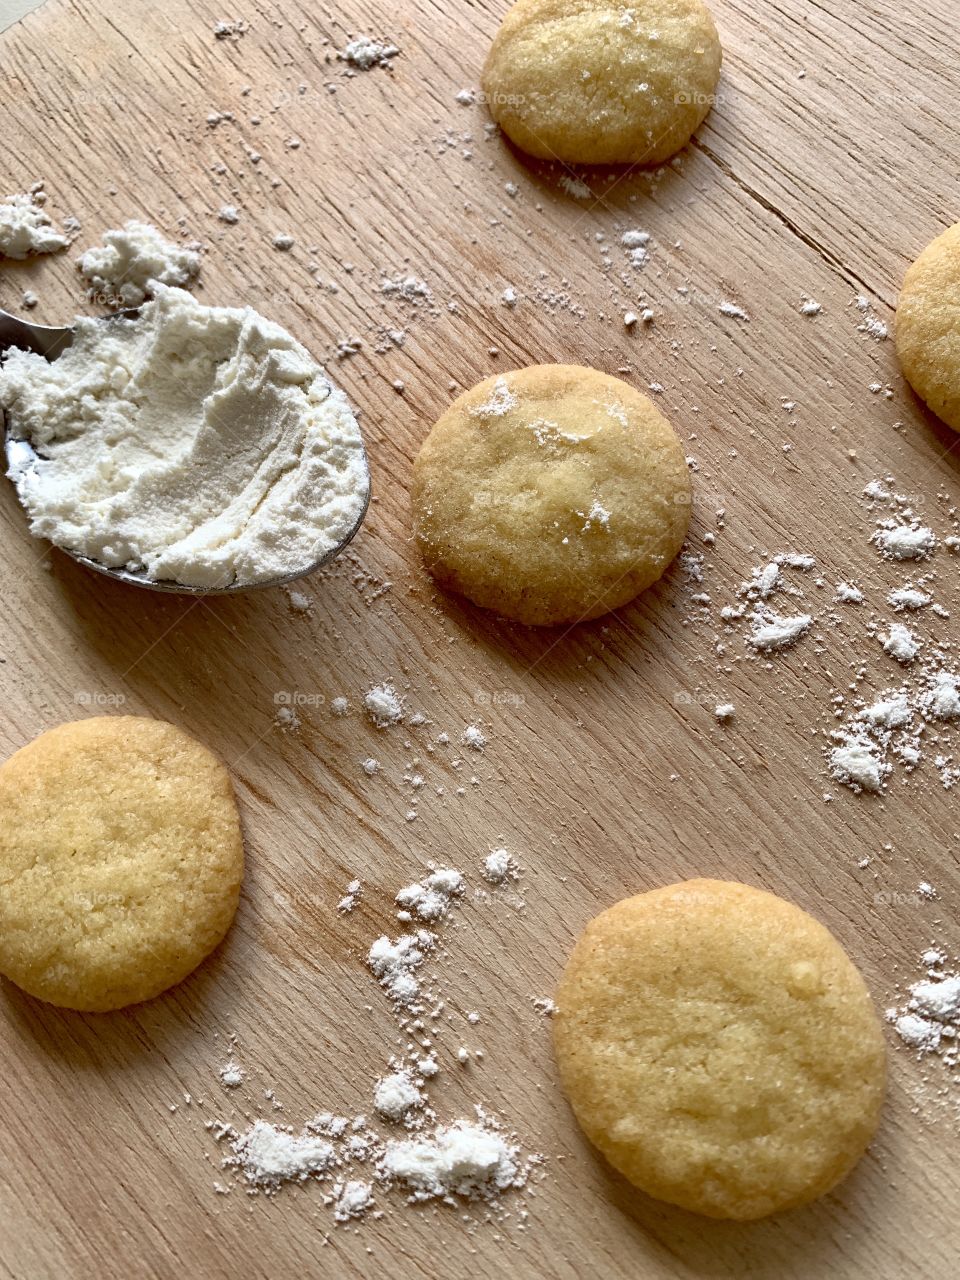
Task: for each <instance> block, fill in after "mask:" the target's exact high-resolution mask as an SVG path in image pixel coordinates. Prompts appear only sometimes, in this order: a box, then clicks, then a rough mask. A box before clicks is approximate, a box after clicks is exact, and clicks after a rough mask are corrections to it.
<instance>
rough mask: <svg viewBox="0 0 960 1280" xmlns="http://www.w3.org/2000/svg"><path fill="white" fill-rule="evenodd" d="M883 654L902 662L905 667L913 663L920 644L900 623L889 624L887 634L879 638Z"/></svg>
mask: <svg viewBox="0 0 960 1280" xmlns="http://www.w3.org/2000/svg"><path fill="white" fill-rule="evenodd" d="M881 639H882V641H883V649H884V652H885V653H889V654H890V656H891V657H892V658H896V660H897V661H898V662H902V663H903V664H904V665H905V666H906V665H909V664H910V663H911V662H913V660H914V658H916V656H917V654H918V653H919V652H920V642H919V641H918V640H917V638H916V636H915V635H914V634H913V632H912V631H911V630H910V628H909V627H905V626H904V625H903V623H902V622H894V623H891V626H890V630H889V632H888V633H887V634H886V635H885V636H882V637H881Z"/></svg>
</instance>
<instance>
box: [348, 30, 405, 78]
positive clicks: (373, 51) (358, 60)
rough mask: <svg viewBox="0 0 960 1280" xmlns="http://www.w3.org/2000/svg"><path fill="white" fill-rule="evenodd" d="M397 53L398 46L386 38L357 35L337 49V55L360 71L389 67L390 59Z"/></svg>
mask: <svg viewBox="0 0 960 1280" xmlns="http://www.w3.org/2000/svg"><path fill="white" fill-rule="evenodd" d="M399 53H400V49H399V48H398V46H397V45H395V44H390V43H389V42H388V41H386V40H375V39H373V37H371V36H357V37H355V39H353V40H351V41H350V43H349V44H347V45H345V46H344V47H343V48H342V49H341V50H340V51H339V53H338V54H337V57H338V58H340V59H341V61H343V62H347V63H349V64H350V66H351V67H357V68H358V69H359V70H360V71H369V70H370V69H371V67H389V66H390V59H391V58H396V57H397V56H398V55H399Z"/></svg>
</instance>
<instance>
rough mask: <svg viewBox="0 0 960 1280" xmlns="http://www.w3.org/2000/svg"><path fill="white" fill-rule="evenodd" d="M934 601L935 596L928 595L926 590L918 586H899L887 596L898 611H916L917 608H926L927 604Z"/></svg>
mask: <svg viewBox="0 0 960 1280" xmlns="http://www.w3.org/2000/svg"><path fill="white" fill-rule="evenodd" d="M932 603H933V597H932V596H929V595H927V593H926V592H925V591H918V590H917V589H916V587H898V588H897V589H896V590H894V591H891V592H890V593H889V594H888V596H887V604H889V605H890V606H891V607H892V608H893V609H894V610H895V611H896V612H897V613H903V612H904V611H905V610H910V611H911V612H916V610H917V609H926V607H927V605H930V604H932Z"/></svg>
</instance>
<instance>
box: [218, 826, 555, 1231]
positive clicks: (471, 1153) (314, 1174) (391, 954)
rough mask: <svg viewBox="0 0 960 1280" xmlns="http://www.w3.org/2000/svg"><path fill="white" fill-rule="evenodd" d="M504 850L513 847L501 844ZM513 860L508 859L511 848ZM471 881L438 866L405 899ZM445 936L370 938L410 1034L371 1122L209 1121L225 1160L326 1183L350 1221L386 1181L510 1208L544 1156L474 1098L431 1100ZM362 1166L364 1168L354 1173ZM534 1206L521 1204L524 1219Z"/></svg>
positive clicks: (257, 1179)
mask: <svg viewBox="0 0 960 1280" xmlns="http://www.w3.org/2000/svg"><path fill="white" fill-rule="evenodd" d="M497 853H502V854H506V851H505V850H494V851H493V854H497ZM491 856H492V855H491ZM506 860H507V866H508V868H509V865H510V858H509V855H508V854H507V855H506ZM359 889H360V885H359V882H358V881H354V882H353V883H352V884H351V885H350V886H349V891H350V893H353V894H358V893H359ZM464 890H465V881H464V879H463V877H462V875H460V873H459V872H456V871H452V870H441V871H434V872H431V874H430V875H429V876H426V877H424V879H423V880H422V881H418V882H416V883H415V884H414V885H411V886H408V888H407V890H401V893H400V895H398V900H399V899H400V898H403V897H404V896H406V895H407V894H410V898H411V905H421V906H422V905H423V904H424V903H426V902H428V901H429V900H430V895H431V894H432V893H438V894H439V895H440V897H441V898H446V899H447V900H448V901H449V900H450V899H453V898H454V897H459V896H461V895H462V894H463V893H464ZM411 891H414V892H412V893H411ZM480 896H481V897H482V896H483V895H480ZM445 910H446V908H444V909H443V910H442V911H441V913H440V914H441V917H442V915H443V914H445ZM428 914H432V913H430V912H428ZM438 946H439V939H438V937H437V935H436V934H434V933H429V932H427V931H426V930H424V929H421V930H418V931H417V932H416V933H411V934H407V935H402V936H401V937H399V938H396V939H394V940H391V939H389V938H387V937H386V936H384V937H381V938H378V939H377V940H376V941H375V942H374V943H373V945H372V947H371V948H370V951H369V954H368V957H367V962H368V965H369V967H370V969H371V970H372V972H373V974H374V976H375V977H376V978H377V980H378V981H379V982H380V984H381V986H383V988H384V989H385V991H386V992H387V994H388V995H389V996H390V998H391V1000H392V1001H393V1004H394V1011H395V1014H396V1018H397V1023H398V1026H399V1028H400V1030H401V1032H402V1033H403V1034H404V1038H405V1039H406V1041H407V1045H406V1052H405V1053H404V1055H403V1056H402V1057H396V1056H394V1057H391V1059H390V1062H389V1068H388V1070H387V1071H385V1072H384V1073H382V1074H381V1075H379V1076H378V1077H377V1078H376V1079H375V1080H374V1081H373V1082H372V1085H371V1088H372V1103H373V1123H371V1122H370V1121H368V1119H367V1117H366V1115H364V1114H359V1115H355V1116H353V1118H352V1119H351V1118H350V1117H349V1116H344V1115H336V1114H333V1113H332V1112H329V1111H322V1112H319V1113H318V1114H316V1115H315V1116H314V1117H313V1118H312V1119H311V1120H309V1121H308V1122H307V1123H306V1124H305V1125H304V1126H303V1128H302V1129H301V1131H300V1132H299V1133H298V1132H296V1131H295V1130H294V1129H293V1128H291V1127H289V1126H285V1125H276V1124H272V1123H270V1122H269V1121H266V1120H264V1119H255V1120H254V1121H253V1122H252V1123H250V1125H249V1127H248V1128H247V1129H246V1130H245V1131H244V1132H242V1133H238V1132H237V1130H236V1129H235V1128H234V1127H233V1126H232V1125H231V1124H229V1123H226V1122H223V1121H213V1120H208V1121H207V1122H206V1128H207V1129H208V1130H210V1131H211V1133H212V1134H213V1136H214V1138H215V1139H216V1140H217V1141H223V1140H227V1141H228V1142H229V1149H230V1153H229V1154H228V1155H227V1156H225V1157H224V1158H223V1159H222V1165H223V1167H224V1168H227V1169H233V1170H236V1171H237V1174H238V1176H239V1177H241V1178H242V1179H243V1181H244V1182H245V1183H246V1184H247V1190H248V1192H249V1193H250V1194H256V1193H257V1192H263V1193H265V1194H267V1195H273V1194H274V1193H276V1192H277V1191H278V1190H279V1189H280V1187H281V1185H282V1184H283V1183H287V1182H294V1183H299V1182H305V1181H307V1180H308V1179H310V1180H317V1181H320V1182H326V1183H327V1187H328V1191H327V1193H326V1195H325V1200H326V1203H327V1204H328V1205H329V1206H330V1208H331V1210H332V1214H333V1219H334V1221H335V1222H337V1223H339V1224H347V1223H354V1222H359V1220H361V1219H362V1218H363V1217H364V1216H366V1215H367V1214H368V1213H371V1212H372V1214H373V1216H374V1217H378V1218H379V1217H382V1216H383V1214H384V1213H385V1212H387V1211H388V1207H385V1208H383V1209H374V1205H375V1199H374V1197H375V1193H376V1192H377V1190H378V1189H380V1190H382V1191H384V1192H387V1191H389V1190H390V1189H391V1188H396V1189H397V1190H399V1191H402V1192H403V1193H405V1195H406V1197H407V1200H408V1201H409V1202H411V1203H417V1202H424V1201H429V1200H434V1199H439V1200H445V1201H447V1202H448V1203H453V1202H454V1201H455V1199H456V1198H460V1199H462V1200H465V1201H468V1202H478V1203H480V1204H481V1205H483V1206H484V1216H485V1217H486V1216H488V1215H489V1214H490V1213H491V1211H492V1212H497V1213H499V1212H500V1198H501V1196H503V1195H504V1193H506V1192H508V1191H510V1190H513V1189H519V1188H522V1187H523V1186H525V1185H526V1183H527V1181H528V1179H529V1177H530V1174H531V1171H532V1170H533V1169H534V1168H535V1167H536V1166H537V1165H539V1164H541V1163H542V1161H543V1157H542V1156H537V1155H529V1156H526V1157H524V1156H522V1155H521V1147H520V1143H519V1141H518V1140H517V1138H516V1136H515V1135H507V1134H505V1133H504V1132H503V1130H502V1128H501V1126H500V1124H499V1122H498V1121H497V1120H496V1119H495V1118H493V1117H491V1116H488V1115H487V1114H486V1113H485V1112H484V1110H483V1108H482V1107H481V1106H479V1105H476V1106H474V1107H473V1115H472V1117H471V1118H469V1119H467V1118H459V1119H454V1120H452V1121H450V1122H447V1123H439V1124H438V1123H437V1116H436V1113H435V1111H434V1110H433V1108H432V1107H431V1105H430V1099H429V1096H428V1089H429V1086H430V1082H431V1081H432V1080H433V1078H434V1077H435V1076H437V1075H438V1074H439V1072H440V1071H441V1063H440V1060H439V1047H440V1046H439V1043H438V1037H440V1035H441V1034H442V1029H443V1021H444V1020H449V1019H448V1015H445V1014H444V1009H445V1007H446V1002H445V1000H444V999H443V998H442V997H441V996H440V995H439V994H438V993H437V992H435V991H433V990H430V989H429V988H427V989H425V990H423V991H421V987H420V983H419V982H418V979H417V976H416V971H417V970H418V969H419V968H420V967H421V966H422V964H423V962H424V960H425V958H426V956H427V954H429V953H432V952H434V951H436V950H437V948H438ZM421 997H422V998H423V1000H424V1001H425V1003H423V1004H421V1003H420V1001H421ZM540 1004H542V1008H541V1007H540ZM540 1004H538V1006H537V1007H538V1009H539V1010H540V1012H543V1013H550V1012H553V1005H552V1002H550V1001H547V1000H544V1001H542V1002H540ZM465 1016H466V1020H467V1022H468V1023H470V1024H471V1025H476V1024H478V1023H479V1022H480V1021H481V1018H480V1014H479V1013H478V1012H476V1011H471V1012H469V1013H467V1014H466V1015H465ZM231 1039H234V1037H231ZM483 1057H484V1054H483V1051H482V1050H481V1049H476V1050H474V1051H473V1053H472V1054H471V1052H470V1051H469V1050H468V1049H466V1047H463V1046H461V1047H460V1048H459V1049H458V1050H456V1051H455V1054H454V1060H455V1061H456V1062H458V1063H459V1064H460V1065H461V1066H462V1065H464V1064H466V1063H467V1062H469V1061H470V1060H471V1059H474V1058H475V1059H476V1060H477V1061H479V1060H481V1059H482V1058H483ZM228 1069H229V1070H230V1071H235V1072H236V1073H237V1074H238V1076H239V1078H240V1080H242V1078H243V1073H242V1071H241V1069H240V1068H239V1067H238V1066H237V1065H236V1064H235V1063H234V1062H232V1061H231V1062H230V1063H228V1064H227V1068H223V1069H222V1071H221V1077H222V1078H223V1075H224V1072H226V1071H227V1070H228ZM467 1078H468V1079H469V1077H467ZM238 1083H239V1080H238ZM265 1096H266V1097H267V1099H269V1100H270V1101H271V1103H272V1105H273V1106H274V1107H275V1108H279V1107H280V1106H281V1104H280V1103H279V1102H277V1100H276V1098H275V1097H274V1091H273V1090H272V1089H270V1090H267V1091H266V1095H265ZM379 1122H386V1123H387V1124H388V1125H395V1124H402V1125H403V1126H405V1127H406V1128H407V1129H408V1130H411V1131H413V1130H416V1131H417V1132H416V1133H415V1134H413V1133H411V1136H410V1137H407V1138H404V1139H397V1138H394V1137H390V1136H387V1135H386V1134H385V1133H384V1132H383V1131H382V1130H381V1129H379V1128H377V1127H375V1125H376V1124H377V1123H379ZM428 1126H429V1127H428ZM357 1166H360V1169H359V1172H360V1174H361V1176H356V1174H357V1172H358V1169H357ZM214 1190H215V1191H216V1192H217V1193H218V1194H227V1192H228V1190H229V1188H227V1187H224V1186H223V1185H222V1184H220V1183H215V1184H214ZM525 1217H526V1210H525V1209H522V1210H521V1218H525Z"/></svg>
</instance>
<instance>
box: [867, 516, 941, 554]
mask: <svg viewBox="0 0 960 1280" xmlns="http://www.w3.org/2000/svg"><path fill="white" fill-rule="evenodd" d="M873 541H874V542H875V543H876V544H877V546H878V547H879V548H880V552H881V554H882V555H884V556H886V557H887V559H889V560H925V559H926V558H927V557H928V556H929V555H930V553H931V552H932V551H933V550H934V549H935V548H936V545H937V540H936V537H935V535H934V532H933V530H932V529H928V528H927V527H926V526H925V525H906V524H898V525H893V526H891V527H890V528H884V529H878V530H877V532H876V533H875V534H874V536H873Z"/></svg>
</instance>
